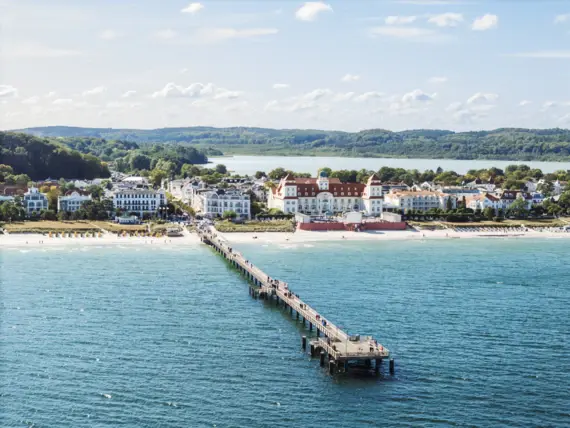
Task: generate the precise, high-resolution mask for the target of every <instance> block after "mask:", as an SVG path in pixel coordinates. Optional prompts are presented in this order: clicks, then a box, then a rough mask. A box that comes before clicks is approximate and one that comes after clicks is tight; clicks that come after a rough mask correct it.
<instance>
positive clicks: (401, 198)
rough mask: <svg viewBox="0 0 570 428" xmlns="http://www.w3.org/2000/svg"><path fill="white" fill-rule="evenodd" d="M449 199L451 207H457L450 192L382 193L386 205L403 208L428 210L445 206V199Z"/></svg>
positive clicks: (444, 207)
mask: <svg viewBox="0 0 570 428" xmlns="http://www.w3.org/2000/svg"><path fill="white" fill-rule="evenodd" d="M448 199H451V206H452V208H456V207H457V198H456V197H455V196H454V195H452V194H445V193H442V192H430V191H427V190H423V191H419V192H392V193H388V194H386V195H384V201H385V202H386V206H387V207H390V208H396V209H400V210H404V211H405V212H407V211H409V210H416V211H418V210H419V211H428V210H430V209H432V208H440V209H446V208H447V201H448Z"/></svg>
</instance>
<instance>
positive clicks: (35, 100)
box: [22, 97, 40, 104]
mask: <svg viewBox="0 0 570 428" xmlns="http://www.w3.org/2000/svg"><path fill="white" fill-rule="evenodd" d="M39 101H40V97H30V98H26V99H25V100H22V104H37V103H38V102H39Z"/></svg>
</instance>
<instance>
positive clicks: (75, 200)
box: [57, 192, 92, 213]
mask: <svg viewBox="0 0 570 428" xmlns="http://www.w3.org/2000/svg"><path fill="white" fill-rule="evenodd" d="M91 200H92V198H91V195H82V194H80V193H79V192H72V193H71V194H69V195H66V196H60V197H58V198H57V210H58V211H67V212H70V213H73V212H75V211H77V210H79V208H81V207H82V206H83V204H84V203H85V202H87V201H91Z"/></svg>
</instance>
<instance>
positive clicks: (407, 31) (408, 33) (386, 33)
mask: <svg viewBox="0 0 570 428" xmlns="http://www.w3.org/2000/svg"><path fill="white" fill-rule="evenodd" d="M369 34H370V36H372V37H393V38H396V39H407V40H413V41H423V42H430V41H437V40H443V39H444V36H442V35H440V34H438V33H437V32H436V31H434V30H430V29H427V28H419V27H397V26H385V27H373V28H370V29H369Z"/></svg>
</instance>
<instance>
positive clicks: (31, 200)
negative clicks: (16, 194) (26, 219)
mask: <svg viewBox="0 0 570 428" xmlns="http://www.w3.org/2000/svg"><path fill="white" fill-rule="evenodd" d="M23 203H24V209H25V210H26V213H27V214H28V215H30V214H32V213H39V212H40V211H42V210H47V209H48V206H49V202H48V198H47V196H46V195H44V194H43V193H41V192H40V191H39V189H38V188H37V187H30V189H29V190H28V191H27V192H26V193H24V199H23Z"/></svg>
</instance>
